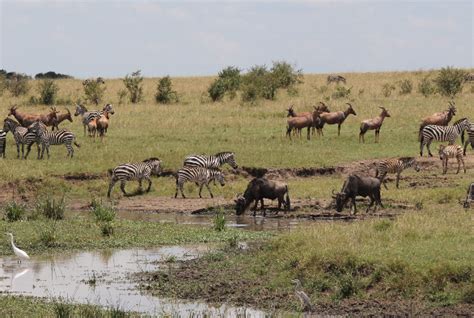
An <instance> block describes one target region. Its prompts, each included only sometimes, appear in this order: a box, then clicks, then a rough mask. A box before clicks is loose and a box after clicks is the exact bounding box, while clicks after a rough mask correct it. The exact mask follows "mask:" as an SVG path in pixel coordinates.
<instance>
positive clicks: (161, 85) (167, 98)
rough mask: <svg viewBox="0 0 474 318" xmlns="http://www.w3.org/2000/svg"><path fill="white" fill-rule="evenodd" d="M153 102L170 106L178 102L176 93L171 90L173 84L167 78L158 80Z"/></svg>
mask: <svg viewBox="0 0 474 318" xmlns="http://www.w3.org/2000/svg"><path fill="white" fill-rule="evenodd" d="M155 100H156V102H157V103H160V104H170V103H173V102H177V101H178V93H177V92H176V91H174V90H173V83H172V82H171V78H170V77H169V76H165V77H163V78H162V79H160V80H159V82H158V86H157V87H156V95H155Z"/></svg>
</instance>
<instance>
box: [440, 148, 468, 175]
mask: <svg viewBox="0 0 474 318" xmlns="http://www.w3.org/2000/svg"><path fill="white" fill-rule="evenodd" d="M438 153H439V159H441V161H442V162H443V174H446V172H447V171H448V159H449V158H456V160H457V161H458V171H457V172H456V174H458V173H459V170H460V169H461V163H462V168H463V169H464V173H466V166H465V165H464V159H463V158H462V147H461V146H459V145H447V146H445V145H439V151H438Z"/></svg>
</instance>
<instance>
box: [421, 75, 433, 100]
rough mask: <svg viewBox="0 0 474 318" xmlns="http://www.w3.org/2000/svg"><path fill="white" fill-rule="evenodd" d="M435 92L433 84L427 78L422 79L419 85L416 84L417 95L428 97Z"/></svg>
mask: <svg viewBox="0 0 474 318" xmlns="http://www.w3.org/2000/svg"><path fill="white" fill-rule="evenodd" d="M435 92H436V89H435V87H434V86H433V82H432V81H431V80H430V79H429V76H426V77H424V78H423V79H422V80H421V82H420V83H418V93H420V94H421V95H423V96H425V97H428V96H429V95H431V94H434V93H435Z"/></svg>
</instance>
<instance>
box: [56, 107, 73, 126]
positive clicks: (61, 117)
mask: <svg viewBox="0 0 474 318" xmlns="http://www.w3.org/2000/svg"><path fill="white" fill-rule="evenodd" d="M66 110H67V113H64V114H60V113H59V114H56V120H55V121H54V123H53V128H52V129H51V130H54V128H56V130H59V124H60V123H62V122H63V121H65V120H66V119H67V120H69V121H70V122H71V123H72V116H71V112H70V111H69V109H68V108H66Z"/></svg>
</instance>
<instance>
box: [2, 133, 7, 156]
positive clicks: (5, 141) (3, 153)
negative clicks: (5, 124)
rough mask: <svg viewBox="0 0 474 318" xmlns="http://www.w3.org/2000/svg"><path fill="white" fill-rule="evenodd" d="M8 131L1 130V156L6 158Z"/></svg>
mask: <svg viewBox="0 0 474 318" xmlns="http://www.w3.org/2000/svg"><path fill="white" fill-rule="evenodd" d="M7 132H8V131H4V130H0V157H3V158H5V148H6V146H7Z"/></svg>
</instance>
